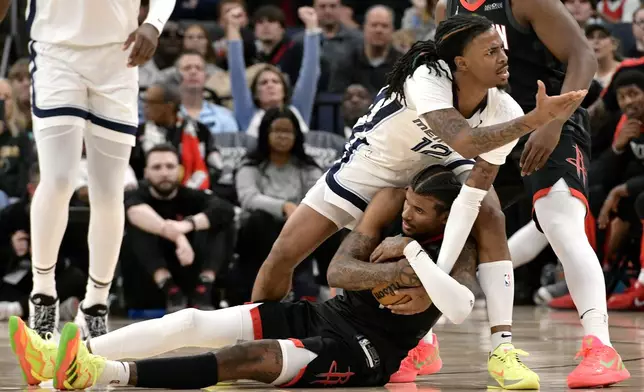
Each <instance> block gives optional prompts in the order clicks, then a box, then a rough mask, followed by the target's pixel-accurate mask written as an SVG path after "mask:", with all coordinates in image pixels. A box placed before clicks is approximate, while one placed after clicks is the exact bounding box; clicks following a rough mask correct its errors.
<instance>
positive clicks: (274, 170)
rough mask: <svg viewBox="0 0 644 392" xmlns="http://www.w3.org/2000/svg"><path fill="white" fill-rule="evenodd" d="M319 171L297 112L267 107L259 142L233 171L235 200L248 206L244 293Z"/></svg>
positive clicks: (242, 243) (243, 235) (242, 253)
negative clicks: (305, 138)
mask: <svg viewBox="0 0 644 392" xmlns="http://www.w3.org/2000/svg"><path fill="white" fill-rule="evenodd" d="M321 175H322V170H320V168H319V167H318V166H317V164H316V163H315V161H314V160H313V158H311V157H310V156H309V155H307V154H306V152H305V151H304V135H303V134H302V131H301V129H300V126H299V121H298V119H297V116H296V115H295V113H293V112H292V111H291V110H290V109H288V108H285V107H282V108H274V109H269V110H268V111H266V114H265V115H264V117H263V119H262V122H261V124H260V126H259V138H258V141H257V148H256V150H255V151H252V152H250V153H249V154H248V155H247V157H246V158H245V159H244V161H243V162H242V166H241V168H240V169H239V171H238V172H237V175H236V186H237V194H238V196H239V201H240V203H241V206H242V208H243V209H245V210H247V211H249V212H250V217H249V218H248V219H246V220H245V222H243V224H242V227H241V229H240V231H239V239H238V243H237V249H238V253H239V258H240V266H239V267H240V269H241V270H242V271H243V276H245V277H247V279H248V280H247V281H245V282H244V283H243V286H244V287H243V288H242V289H241V291H242V292H243V293H244V294H245V297H246V298H250V294H251V290H252V287H253V283H254V280H255V276H256V275H257V271H259V267H260V266H261V265H262V263H263V262H264V259H265V258H266V256H268V253H269V252H270V250H271V247H272V246H273V242H275V239H277V236H278V235H279V233H280V231H281V229H282V227H283V226H284V222H285V221H286V220H287V219H289V217H290V216H291V214H292V213H293V212H294V211H295V209H296V208H297V205H298V204H299V203H300V202H301V201H302V199H303V198H304V195H305V194H306V193H307V192H308V190H309V189H310V188H311V187H312V186H313V185H314V184H315V182H316V181H317V180H318V178H320V176H321Z"/></svg>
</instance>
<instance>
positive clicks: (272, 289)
mask: <svg viewBox="0 0 644 392" xmlns="http://www.w3.org/2000/svg"><path fill="white" fill-rule="evenodd" d="M338 229H339V228H338V226H337V225H336V224H335V223H333V222H332V221H331V220H329V219H328V218H326V217H325V216H324V215H322V214H320V213H319V212H317V211H315V210H314V209H313V208H311V207H309V206H308V205H306V204H303V203H302V204H300V205H299V206H298V207H297V209H296V210H295V212H294V213H293V215H292V216H291V217H290V218H289V219H288V220H287V221H286V224H285V225H284V228H283V229H282V232H281V233H280V235H279V237H278V238H277V240H276V241H275V243H274V244H273V248H272V249H271V252H270V254H269V255H268V257H267V258H266V260H265V261H264V263H263V264H262V266H261V268H260V269H259V272H258V274H257V278H256V279H255V285H254V286H253V295H252V301H254V302H257V301H279V300H281V299H283V298H284V297H285V296H286V295H287V294H288V292H289V290H290V288H291V282H292V280H293V271H294V269H295V267H297V265H298V264H299V263H301V262H302V260H304V259H305V258H306V257H307V256H309V255H310V254H311V252H313V251H314V250H315V249H316V248H317V247H318V246H320V244H322V243H323V242H324V241H326V239H327V238H329V237H330V236H332V235H333V234H334V233H336V232H337V231H338Z"/></svg>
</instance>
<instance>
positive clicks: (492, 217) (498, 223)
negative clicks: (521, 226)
mask: <svg viewBox="0 0 644 392" xmlns="http://www.w3.org/2000/svg"><path fill="white" fill-rule="evenodd" d="M475 229H476V230H475V233H476V236H477V240H479V242H481V240H480V237H481V236H484V235H489V234H495V233H503V235H505V214H504V213H503V211H502V210H501V208H500V207H499V206H498V205H493V204H490V203H482V204H481V209H480V211H479V216H478V218H477V220H476V225H475ZM479 245H480V244H479Z"/></svg>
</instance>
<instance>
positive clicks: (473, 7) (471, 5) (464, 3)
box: [461, 0, 485, 12]
mask: <svg viewBox="0 0 644 392" xmlns="http://www.w3.org/2000/svg"><path fill="white" fill-rule="evenodd" d="M483 3H485V0H479V1H477V2H476V3H468V2H467V0H461V5H462V6H463V8H465V9H466V10H468V11H470V12H474V11H476V10H477V9H479V7H480V6H482V5H483Z"/></svg>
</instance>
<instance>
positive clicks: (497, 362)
mask: <svg viewBox="0 0 644 392" xmlns="http://www.w3.org/2000/svg"><path fill="white" fill-rule="evenodd" d="M519 355H528V353H527V352H525V351H523V350H518V349H516V348H514V346H513V345H512V344H511V343H504V344H501V345H499V347H497V348H496V349H495V350H494V351H493V352H492V354H491V355H490V357H489V358H488V361H487V371H488V373H489V374H490V377H491V378H492V380H490V383H489V384H488V388H502V389H539V376H538V375H537V373H535V372H533V371H532V370H530V369H529V368H528V367H527V366H526V365H524V364H523V362H521V360H520V359H519Z"/></svg>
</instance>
